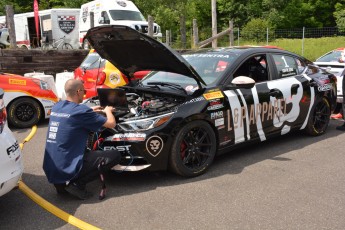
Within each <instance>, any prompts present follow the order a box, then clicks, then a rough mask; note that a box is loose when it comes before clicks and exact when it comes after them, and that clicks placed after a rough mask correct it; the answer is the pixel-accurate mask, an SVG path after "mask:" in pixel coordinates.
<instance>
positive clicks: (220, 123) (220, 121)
mask: <svg viewBox="0 0 345 230" xmlns="http://www.w3.org/2000/svg"><path fill="white" fill-rule="evenodd" d="M214 125H215V126H216V127H218V126H222V125H224V118H219V119H216V120H215V121H214Z"/></svg>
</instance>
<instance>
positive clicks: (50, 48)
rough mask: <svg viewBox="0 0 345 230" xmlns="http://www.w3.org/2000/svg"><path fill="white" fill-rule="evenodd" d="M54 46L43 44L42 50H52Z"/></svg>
mask: <svg viewBox="0 0 345 230" xmlns="http://www.w3.org/2000/svg"><path fill="white" fill-rule="evenodd" d="M53 48H54V47H53V46H52V45H51V44H43V45H42V47H41V49H42V50H52V49H53Z"/></svg>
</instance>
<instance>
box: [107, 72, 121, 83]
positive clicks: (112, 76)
mask: <svg viewBox="0 0 345 230" xmlns="http://www.w3.org/2000/svg"><path fill="white" fill-rule="evenodd" d="M120 80H121V77H120V75H118V74H117V73H116V72H112V73H111V74H110V75H109V81H110V82H111V84H113V85H118V84H119V83H120Z"/></svg>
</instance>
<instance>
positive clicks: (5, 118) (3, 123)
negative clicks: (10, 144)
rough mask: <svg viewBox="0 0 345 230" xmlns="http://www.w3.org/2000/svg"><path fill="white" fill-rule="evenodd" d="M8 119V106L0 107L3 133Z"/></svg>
mask: <svg viewBox="0 0 345 230" xmlns="http://www.w3.org/2000/svg"><path fill="white" fill-rule="evenodd" d="M0 106H1V105H0ZM6 120H7V113H6V108H5V107H3V108H2V109H0V133H2V131H3V130H4V127H5V124H6Z"/></svg>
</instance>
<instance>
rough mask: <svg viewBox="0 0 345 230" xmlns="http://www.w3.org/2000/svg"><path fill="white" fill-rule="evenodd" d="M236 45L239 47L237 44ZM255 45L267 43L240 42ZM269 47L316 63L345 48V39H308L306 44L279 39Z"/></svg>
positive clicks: (299, 41) (299, 40)
mask: <svg viewBox="0 0 345 230" xmlns="http://www.w3.org/2000/svg"><path fill="white" fill-rule="evenodd" d="M235 44H236V45H237V43H236V42H235ZM253 44H255V45H266V42H264V43H263V42H262V43H253V42H248V41H240V45H253ZM268 45H272V46H278V47H280V48H283V49H285V50H288V51H291V52H293V53H296V54H299V55H301V56H304V57H305V58H307V59H309V60H310V61H315V60H316V58H318V57H320V56H321V55H323V54H325V53H327V52H328V51H331V50H333V49H336V48H339V47H345V37H323V38H306V39H304V44H302V39H277V40H275V41H273V42H269V43H268ZM302 45H303V46H302ZM302 47H303V48H302Z"/></svg>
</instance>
